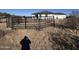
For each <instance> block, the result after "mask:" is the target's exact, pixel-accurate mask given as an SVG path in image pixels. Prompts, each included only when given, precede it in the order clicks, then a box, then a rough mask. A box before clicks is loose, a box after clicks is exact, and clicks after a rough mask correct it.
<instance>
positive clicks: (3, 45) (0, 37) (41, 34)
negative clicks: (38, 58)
mask: <svg viewBox="0 0 79 59" xmlns="http://www.w3.org/2000/svg"><path fill="white" fill-rule="evenodd" d="M25 35H26V36H27V37H28V38H29V39H30V40H31V44H30V47H31V49H32V50H39V49H40V50H49V49H50V50H52V49H78V47H77V46H76V41H77V40H79V38H78V37H79V31H77V33H76V32H75V30H71V29H62V28H55V27H46V28H43V29H41V31H38V30H35V29H15V30H11V29H10V28H6V23H0V49H6V50H7V49H11V50H14V49H15V50H17V49H21V45H20V41H21V40H22V39H23V38H24V36H25ZM72 37H73V38H72ZM74 39H75V40H74ZM73 41H74V42H73ZM65 42H66V43H65ZM64 44H65V45H64ZM70 44H71V45H70ZM65 46H67V47H65ZM68 47H69V48H68ZM70 47H71V48H70Z"/></svg>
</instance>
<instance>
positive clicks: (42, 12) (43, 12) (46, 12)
mask: <svg viewBox="0 0 79 59" xmlns="http://www.w3.org/2000/svg"><path fill="white" fill-rule="evenodd" d="M32 14H33V15H35V14H56V15H66V14H65V13H53V12H49V11H41V12H35V13H32Z"/></svg>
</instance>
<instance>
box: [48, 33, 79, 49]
mask: <svg viewBox="0 0 79 59" xmlns="http://www.w3.org/2000/svg"><path fill="white" fill-rule="evenodd" d="M49 41H50V42H51V43H52V49H55V50H73V49H75V50H77V49H79V37H78V36H73V35H69V34H60V33H50V38H49Z"/></svg>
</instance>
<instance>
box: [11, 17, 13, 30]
mask: <svg viewBox="0 0 79 59" xmlns="http://www.w3.org/2000/svg"><path fill="white" fill-rule="evenodd" d="M11 23H12V30H13V29H14V18H13V17H11Z"/></svg>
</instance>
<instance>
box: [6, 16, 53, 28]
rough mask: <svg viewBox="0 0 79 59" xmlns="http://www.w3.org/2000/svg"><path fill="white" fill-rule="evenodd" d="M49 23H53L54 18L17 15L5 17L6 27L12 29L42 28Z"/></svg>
mask: <svg viewBox="0 0 79 59" xmlns="http://www.w3.org/2000/svg"><path fill="white" fill-rule="evenodd" d="M51 24H54V19H32V18H30V19H29V18H18V17H9V18H8V19H7V27H11V28H12V29H16V28H24V29H42V28H45V27H47V26H50V25H51Z"/></svg>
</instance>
